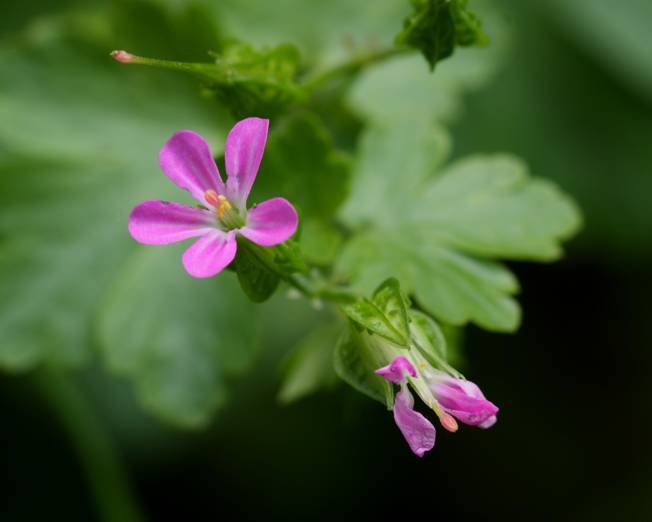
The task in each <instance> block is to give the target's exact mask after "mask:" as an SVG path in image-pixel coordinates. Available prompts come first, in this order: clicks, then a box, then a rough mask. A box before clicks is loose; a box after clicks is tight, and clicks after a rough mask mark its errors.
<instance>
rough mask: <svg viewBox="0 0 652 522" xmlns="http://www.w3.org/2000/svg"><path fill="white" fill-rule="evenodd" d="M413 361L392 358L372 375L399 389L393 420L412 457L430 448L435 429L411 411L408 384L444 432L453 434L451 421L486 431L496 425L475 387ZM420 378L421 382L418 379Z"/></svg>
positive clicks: (491, 408)
mask: <svg viewBox="0 0 652 522" xmlns="http://www.w3.org/2000/svg"><path fill="white" fill-rule="evenodd" d="M413 355H414V354H413ZM415 359H416V361H415V362H416V364H412V362H411V361H410V360H409V359H408V358H407V357H404V356H398V357H395V358H394V359H393V360H392V362H391V363H390V364H388V365H387V366H383V367H382V368H378V369H377V370H376V373H377V374H378V375H381V376H382V377H384V378H385V379H387V380H388V381H389V382H392V383H394V384H399V385H400V387H401V389H400V390H399V391H398V393H397V394H396V397H395V400H394V420H395V421H396V424H397V425H398V427H399V429H400V430H401V432H402V433H403V436H404V437H405V440H406V441H407V443H408V444H409V446H410V449H411V450H412V451H413V452H414V453H415V454H416V455H418V456H419V457H422V456H423V454H424V453H425V452H426V451H429V450H431V449H432V448H433V446H434V445H435V427H434V426H433V425H432V423H431V422H430V421H429V420H428V419H426V418H425V417H424V416H423V415H421V414H420V413H418V412H416V411H414V409H413V406H414V398H413V397H412V394H411V393H410V391H409V389H408V387H407V383H408V381H409V382H410V384H412V386H413V387H414V389H415V391H416V392H417V393H418V394H419V396H420V397H421V398H422V399H423V400H424V402H425V403H426V404H428V406H430V408H432V410H433V411H434V412H435V413H436V414H437V416H438V417H439V421H440V422H441V424H442V426H443V427H444V428H446V429H447V430H448V431H452V432H454V431H457V422H456V421H455V419H457V420H459V421H460V422H463V423H464V424H469V425H471V426H478V427H480V428H489V427H491V426H493V425H494V424H495V423H496V413H498V408H497V407H496V406H495V405H494V404H493V403H492V402H490V401H488V400H487V399H486V398H485V396H484V394H483V393H482V391H481V390H480V388H479V387H478V386H477V385H476V384H474V383H472V382H471V381H466V380H464V379H458V378H455V377H452V376H450V375H449V374H448V373H446V372H443V371H440V370H437V369H435V368H433V367H432V366H430V365H429V364H428V363H427V362H425V360H424V359H423V358H421V357H418V356H415ZM417 368H418V369H417ZM420 377H421V378H422V379H421V380H418V379H419V378H420ZM453 417H454V418H453Z"/></svg>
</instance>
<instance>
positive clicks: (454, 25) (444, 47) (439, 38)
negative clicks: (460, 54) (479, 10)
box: [396, 0, 488, 70]
mask: <svg viewBox="0 0 652 522" xmlns="http://www.w3.org/2000/svg"><path fill="white" fill-rule="evenodd" d="M411 3H412V7H413V9H414V12H413V13H412V14H411V15H410V16H409V17H408V18H406V19H405V22H404V23H403V31H402V32H401V33H399V35H398V36H397V37H396V43H397V44H398V45H406V46H408V47H413V48H415V49H418V50H420V51H421V53H422V54H423V56H424V57H425V58H426V60H427V61H428V63H429V64H430V68H431V69H433V70H434V68H435V65H437V62H439V61H441V60H443V59H444V58H447V57H449V56H450V55H451V54H453V51H454V50H455V46H456V45H460V46H469V45H485V44H486V43H487V40H488V39H487V36H486V35H485V34H484V33H483V32H482V29H481V22H480V18H479V17H478V16H477V15H476V14H474V13H473V12H471V11H469V10H468V9H467V7H466V4H467V1H466V0H411Z"/></svg>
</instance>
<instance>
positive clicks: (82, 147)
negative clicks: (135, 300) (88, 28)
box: [0, 22, 225, 370]
mask: <svg viewBox="0 0 652 522" xmlns="http://www.w3.org/2000/svg"><path fill="white" fill-rule="evenodd" d="M39 27H41V28H44V27H47V35H46V36H47V38H45V36H44V35H42V34H40V33H39V31H36V30H35V31H32V32H30V33H28V34H25V35H24V38H22V39H21V40H20V42H21V43H20V46H17V47H15V48H14V47H9V48H7V47H6V46H5V47H2V48H0V60H1V61H2V64H3V69H4V70H5V71H6V72H7V73H6V74H3V75H1V77H0V119H1V120H2V121H5V122H7V121H10V122H11V125H3V126H0V151H3V152H4V154H3V156H2V158H0V206H1V207H2V219H1V220H0V296H1V299H0V329H1V330H2V332H3V336H2V341H1V342H0V365H1V366H3V367H5V368H7V369H11V370H26V369H29V368H32V367H34V366H36V365H37V364H39V363H45V362H47V363H55V364H58V365H79V364H81V363H83V362H84V361H85V360H86V359H87V357H88V354H89V348H90V324H91V321H92V319H93V316H94V314H95V312H96V307H97V303H98V301H99V300H100V298H101V296H102V293H103V291H104V289H105V288H106V286H107V285H108V284H109V283H110V281H111V279H112V278H113V276H114V274H115V272H116V270H117V268H118V267H119V266H120V264H121V262H122V261H123V260H124V258H125V256H127V255H128V254H129V252H131V251H132V250H133V248H134V246H135V243H134V242H133V240H131V239H130V238H129V236H128V233H127V218H128V215H129V212H130V210H131V208H133V206H134V205H135V204H137V203H138V202H140V201H142V200H145V199H151V198H157V197H158V198H162V199H175V197H176V199H180V200H181V201H184V199H186V198H185V193H184V192H183V191H180V190H179V189H177V188H176V187H175V186H174V185H173V184H172V183H170V182H169V180H168V179H166V178H165V176H164V175H163V174H162V173H161V172H160V170H159V168H158V165H157V158H158V152H159V150H160V148H161V146H162V145H163V144H164V143H165V141H166V140H167V139H168V138H169V137H170V135H171V134H172V133H173V132H174V131H176V130H178V129H180V128H192V129H195V130H197V131H198V132H200V133H201V134H203V135H204V136H206V137H207V139H208V140H209V141H210V142H211V144H215V145H217V144H220V146H222V145H221V144H223V143H224V139H225V130H224V129H220V128H219V127H216V125H215V121H222V119H221V118H218V117H217V116H218V114H219V112H218V111H216V108H215V106H214V105H211V104H209V103H208V102H207V101H206V100H201V99H197V98H196V96H194V92H195V89H194V86H192V85H190V83H189V82H183V81H179V79H178V78H174V79H172V78H163V77H161V76H159V75H157V74H151V71H150V72H149V73H150V74H146V75H143V74H142V73H141V71H137V70H135V69H130V70H129V71H128V72H127V74H122V75H121V74H117V71H118V69H119V68H118V66H117V64H115V63H113V62H112V61H111V60H110V59H108V58H107V56H106V49H107V47H106V45H105V44H101V45H100V46H99V47H98V45H97V42H95V41H93V40H86V39H84V37H83V35H77V34H75V33H73V32H72V31H71V30H70V28H69V27H68V26H64V25H61V26H60V25H58V24H57V23H55V22H51V23H50V24H49V25H47V24H46V25H43V26H39ZM64 34H65V36H64ZM73 36H74V37H75V38H77V39H76V40H75V39H73ZM71 40H72V41H74V42H76V43H75V44H71V43H70V41H71ZM153 92H156V96H152V93H153ZM187 201H188V202H189V198H188V200H187ZM178 277H185V273H184V271H183V268H182V267H180V266H179V267H178Z"/></svg>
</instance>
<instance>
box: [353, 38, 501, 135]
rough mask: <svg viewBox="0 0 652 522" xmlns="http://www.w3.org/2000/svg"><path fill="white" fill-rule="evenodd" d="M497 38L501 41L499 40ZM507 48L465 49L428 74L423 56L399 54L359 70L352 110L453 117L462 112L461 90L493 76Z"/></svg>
mask: <svg viewBox="0 0 652 522" xmlns="http://www.w3.org/2000/svg"><path fill="white" fill-rule="evenodd" d="M496 43H498V42H496ZM503 53H504V51H503V48H501V47H500V46H499V45H495V44H494V45H492V46H491V47H489V48H488V49H463V50H461V51H460V52H459V53H458V54H456V55H455V59H454V60H447V61H445V62H443V63H441V64H440V65H439V66H438V67H437V74H429V73H428V71H427V70H425V69H424V67H423V63H422V61H421V58H419V57H418V56H397V57H395V58H392V59H391V60H387V61H385V62H383V63H379V64H377V65H374V66H373V67H369V68H368V69H365V70H364V71H362V72H361V73H360V75H359V76H358V77H357V78H356V80H355V82H354V83H353V85H352V87H351V89H350V90H349V92H348V95H347V103H348V105H349V107H351V109H352V110H354V111H355V112H356V113H357V114H360V115H361V116H363V117H365V118H371V119H374V120H376V121H384V122H387V123H388V124H394V122H396V121H399V120H410V119H412V120H424V119H425V120H429V121H432V120H436V121H439V122H448V121H449V120H451V119H452V118H453V117H454V116H456V115H457V114H458V113H459V112H460V107H461V105H462V95H463V94H464V93H465V92H466V91H471V90H477V89H478V88H479V87H482V86H483V85H485V84H486V83H487V81H488V80H489V79H490V78H491V77H492V75H493V72H494V70H495V68H496V66H497V64H498V63H500V62H501V60H502V55H503Z"/></svg>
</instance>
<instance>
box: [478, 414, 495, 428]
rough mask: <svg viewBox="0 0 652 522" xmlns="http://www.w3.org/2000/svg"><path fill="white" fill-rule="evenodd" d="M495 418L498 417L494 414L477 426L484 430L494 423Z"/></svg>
mask: <svg viewBox="0 0 652 522" xmlns="http://www.w3.org/2000/svg"><path fill="white" fill-rule="evenodd" d="M497 420H498V418H497V417H496V416H495V415H492V416H491V417H489V418H488V419H487V420H486V421H484V422H481V423H480V424H478V428H482V429H483V430H486V429H487V428H491V427H492V426H493V425H494V424H496V421H497Z"/></svg>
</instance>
